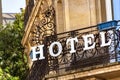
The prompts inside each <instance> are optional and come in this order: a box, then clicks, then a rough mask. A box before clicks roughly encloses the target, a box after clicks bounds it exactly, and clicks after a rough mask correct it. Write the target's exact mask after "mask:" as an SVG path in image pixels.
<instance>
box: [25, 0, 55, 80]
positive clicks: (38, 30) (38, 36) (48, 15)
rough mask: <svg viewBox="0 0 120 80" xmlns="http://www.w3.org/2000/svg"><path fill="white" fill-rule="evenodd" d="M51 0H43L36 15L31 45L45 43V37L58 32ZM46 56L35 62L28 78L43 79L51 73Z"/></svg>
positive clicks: (33, 79)
mask: <svg viewBox="0 0 120 80" xmlns="http://www.w3.org/2000/svg"><path fill="white" fill-rule="evenodd" d="M49 1H50V0H49ZM49 1H48V0H42V1H41V5H40V7H39V12H38V15H37V16H36V19H35V21H34V24H33V26H32V30H31V32H30V35H29V42H30V45H31V46H36V45H40V44H44V38H45V37H46V36H51V35H55V33H56V25H55V11H54V8H53V5H52V3H51V4H50V3H49ZM51 2H52V0H51ZM38 56H39V55H38ZM44 56H46V59H44V60H42V61H35V62H34V63H33V65H32V67H31V70H30V72H29V75H28V76H27V78H26V80H42V79H43V78H44V76H45V75H46V74H48V73H49V67H48V58H47V54H45V55H44Z"/></svg>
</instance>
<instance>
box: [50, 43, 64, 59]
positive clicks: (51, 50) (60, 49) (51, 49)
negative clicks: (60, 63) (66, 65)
mask: <svg viewBox="0 0 120 80" xmlns="http://www.w3.org/2000/svg"><path fill="white" fill-rule="evenodd" d="M54 45H57V46H58V53H56V54H54V52H53V47H54ZM49 52H50V55H51V56H53V57H57V56H59V55H60V53H61V52H62V45H61V43H59V42H53V43H52V44H51V45H50V47H49Z"/></svg>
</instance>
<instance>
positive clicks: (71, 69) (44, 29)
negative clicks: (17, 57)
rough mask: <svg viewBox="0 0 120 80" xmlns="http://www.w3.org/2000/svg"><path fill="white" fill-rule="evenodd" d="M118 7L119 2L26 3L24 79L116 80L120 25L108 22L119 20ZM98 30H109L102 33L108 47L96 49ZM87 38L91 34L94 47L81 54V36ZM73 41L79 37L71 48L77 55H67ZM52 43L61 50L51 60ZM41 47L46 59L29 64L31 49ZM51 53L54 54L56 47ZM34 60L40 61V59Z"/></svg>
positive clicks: (53, 0)
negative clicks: (26, 67)
mask: <svg viewBox="0 0 120 80" xmlns="http://www.w3.org/2000/svg"><path fill="white" fill-rule="evenodd" d="M119 4H120V3H119V0H26V5H27V6H26V12H25V33H24V36H23V39H22V44H23V46H24V47H25V53H26V54H27V56H28V62H29V64H30V73H29V75H28V77H27V78H26V79H27V80H42V79H43V80H44V79H46V80H119V79H120V64H119V60H118V59H119V49H117V48H119V45H118V44H119V35H118V34H119V31H117V30H116V28H117V27H118V24H119V22H118V21H111V20H119V19H118V18H117V19H116V16H117V14H118V13H119V10H117V9H119V8H118V7H119ZM116 7H117V8H116ZM116 10H117V11H118V12H117V11H116ZM118 16H119V14H118ZM107 21H111V22H107ZM100 23H103V24H100ZM109 23H110V24H109ZM112 23H113V24H112ZM116 23H117V24H116ZM100 26H106V27H108V28H107V29H105V30H104V29H102V31H104V32H105V34H106V40H109V38H111V39H112V42H111V45H110V46H106V47H100V46H99V45H100V44H101V42H100V37H99V32H100V31H101V29H100V28H98V27H100ZM110 27H112V28H110ZM87 34H94V36H95V39H94V40H92V39H91V41H95V42H96V46H95V48H94V49H90V50H87V51H84V50H83V47H84V41H83V39H82V35H87ZM74 37H78V40H79V42H78V43H75V44H74V46H75V49H76V53H73V54H70V52H69V50H70V45H69V44H68V45H66V39H67V38H74ZM54 41H59V42H61V43H62V46H63V50H62V53H61V54H60V55H59V56H58V57H51V56H50V55H49V52H48V50H47V49H48V48H49V46H50V44H51V43H52V42H54ZM41 44H44V45H45V47H44V49H45V50H44V52H45V54H44V56H45V57H46V59H44V60H38V61H35V62H32V61H31V59H30V55H32V51H31V47H33V46H38V45H41ZM90 45H92V43H91V44H90ZM54 52H56V53H57V48H56V47H54ZM36 56H37V58H39V56H41V55H40V54H38V55H36Z"/></svg>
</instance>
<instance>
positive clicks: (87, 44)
mask: <svg viewBox="0 0 120 80" xmlns="http://www.w3.org/2000/svg"><path fill="white" fill-rule="evenodd" d="M100 37H101V44H100V46H101V47H104V46H109V45H110V44H111V39H109V40H108V41H107V42H106V38H105V32H100ZM82 38H83V40H84V48H83V50H89V49H93V48H95V45H96V43H95V42H93V41H94V35H93V34H88V35H83V36H82ZM77 42H79V40H78V38H77V37H75V38H68V39H67V40H66V45H68V44H70V46H71V49H70V51H69V52H70V53H71V54H72V53H75V52H76V50H75V45H74V44H75V43H77ZM54 46H57V47H58V49H57V50H58V51H57V53H54V51H53V48H54ZM36 48H39V50H38V51H36ZM43 48H44V45H39V46H34V47H31V50H32V53H33V55H32V57H33V58H32V61H36V60H38V58H36V55H37V54H39V55H40V56H39V60H42V59H45V56H44V54H45V53H44V50H43ZM62 48H63V47H62V44H61V43H60V42H57V41H56V42H53V43H51V44H50V46H49V49H48V51H49V54H50V56H52V57H57V56H59V55H60V54H61V52H62V50H63V49H62Z"/></svg>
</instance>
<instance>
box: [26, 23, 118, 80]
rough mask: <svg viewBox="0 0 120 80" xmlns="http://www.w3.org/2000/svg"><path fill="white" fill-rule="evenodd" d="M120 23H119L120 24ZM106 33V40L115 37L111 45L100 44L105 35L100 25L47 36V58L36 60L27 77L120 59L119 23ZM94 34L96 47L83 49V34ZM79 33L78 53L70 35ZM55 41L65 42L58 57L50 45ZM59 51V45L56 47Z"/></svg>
mask: <svg viewBox="0 0 120 80" xmlns="http://www.w3.org/2000/svg"><path fill="white" fill-rule="evenodd" d="M117 26H118V25H117ZM104 32H105V34H106V42H107V40H109V39H111V40H112V42H111V44H110V46H105V47H100V44H101V37H100V34H99V30H98V27H97V25H96V26H90V27H87V28H82V29H78V30H73V31H68V32H64V33H60V34H57V35H56V34H55V35H51V36H47V37H46V38H45V39H44V44H45V46H46V47H45V48H44V52H45V54H44V56H45V59H44V60H38V61H35V62H34V63H33V65H32V67H31V70H30V74H29V76H28V77H27V80H30V79H31V78H32V79H33V80H36V79H37V80H38V79H42V78H43V77H44V76H45V75H46V74H47V75H49V74H51V73H52V75H56V74H57V75H59V74H63V73H65V72H69V71H72V70H77V69H83V68H86V67H91V66H97V65H101V64H103V65H105V64H108V63H113V62H119V61H120V49H119V48H120V41H119V40H120V31H119V30H116V29H115V27H113V28H111V29H107V30H104ZM87 34H94V37H95V39H94V42H95V43H96V45H95V48H94V49H90V50H83V48H84V40H83V38H82V36H83V35H87ZM74 37H77V38H78V40H79V42H77V43H75V44H74V45H75V49H76V53H72V54H71V53H70V45H66V40H67V39H68V38H74ZM54 41H58V42H60V43H61V44H62V47H63V50H62V53H61V54H60V55H59V56H58V57H51V56H50V55H49V51H48V48H49V46H50V44H51V43H52V42H54ZM53 51H54V53H57V47H56V46H55V47H54V49H53Z"/></svg>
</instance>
